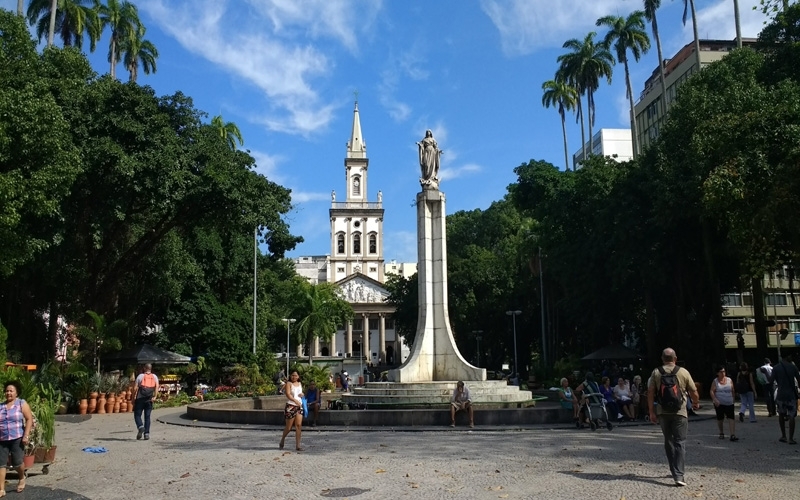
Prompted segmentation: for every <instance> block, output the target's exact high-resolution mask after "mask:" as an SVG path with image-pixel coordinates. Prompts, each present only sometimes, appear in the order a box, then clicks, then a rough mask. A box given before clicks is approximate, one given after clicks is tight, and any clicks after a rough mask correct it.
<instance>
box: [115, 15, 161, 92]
mask: <svg viewBox="0 0 800 500" xmlns="http://www.w3.org/2000/svg"><path fill="white" fill-rule="evenodd" d="M144 32H145V29H144V26H142V27H141V29H140V30H138V31H137V32H136V34H135V35H134V36H132V37H128V38H123V39H122V40H121V41H120V43H119V51H120V52H121V53H122V61H123V63H124V64H125V69H127V70H128V72H129V73H130V79H129V81H131V82H135V81H136V78H137V77H138V76H139V64H140V63H141V66H142V70H143V71H144V73H145V74H146V75H149V74H150V73H155V72H156V59H158V49H157V48H156V46H155V45H153V42H151V41H150V40H144V39H143V38H144Z"/></svg>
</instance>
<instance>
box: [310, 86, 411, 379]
mask: <svg viewBox="0 0 800 500" xmlns="http://www.w3.org/2000/svg"><path fill="white" fill-rule="evenodd" d="M344 174H345V176H344V177H345V190H344V196H341V198H342V199H338V200H337V195H336V192H335V191H333V192H331V207H330V210H329V216H330V224H331V226H330V228H331V229H330V236H331V247H330V255H326V256H313V257H299V258H297V259H295V268H296V270H297V272H298V274H300V275H301V276H304V277H305V278H306V279H308V280H309V281H310V282H312V283H315V284H316V283H319V282H322V281H327V282H330V283H335V284H336V287H337V288H338V291H339V295H340V296H341V297H342V298H344V299H345V300H347V301H348V302H349V303H350V305H351V306H352V307H353V312H354V318H353V320H352V321H350V322H348V323H347V324H346V325H341V326H340V328H339V329H338V331H337V332H336V333H335V335H334V336H333V338H332V339H331V341H330V342H315V344H317V345H315V346H313V348H312V349H313V350H314V355H315V356H331V357H340V358H343V359H346V358H351V360H350V361H355V360H358V358H359V357H361V358H362V360H363V362H364V363H372V364H374V365H386V364H389V365H394V364H399V363H401V362H402V361H403V360H404V359H405V357H406V356H407V355H408V350H407V348H405V346H404V345H403V343H402V339H401V338H399V337H398V336H397V335H396V333H395V328H394V318H393V317H392V314H393V313H394V307H393V306H391V305H390V304H387V303H386V302H385V300H386V298H387V297H388V295H389V293H388V291H387V290H386V288H385V287H384V282H385V278H386V268H385V263H384V245H383V216H384V211H383V199H382V198H383V197H382V194H381V192H380V191H378V192H377V196H376V198H375V199H373V200H370V198H369V190H368V186H369V175H368V174H369V158H368V157H367V145H366V143H365V141H364V137H363V135H362V133H361V118H360V116H359V111H358V102H356V103H355V107H354V110H353V126H352V129H351V132H350V140H349V141H348V142H347V147H346V153H345V158H344ZM395 265H396V263H395Z"/></svg>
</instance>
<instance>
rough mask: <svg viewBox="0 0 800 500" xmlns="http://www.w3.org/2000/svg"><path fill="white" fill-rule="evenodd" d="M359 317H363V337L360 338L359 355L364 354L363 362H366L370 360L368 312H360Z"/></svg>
mask: <svg viewBox="0 0 800 500" xmlns="http://www.w3.org/2000/svg"><path fill="white" fill-rule="evenodd" d="M361 317H362V318H364V319H363V325H362V327H363V331H362V332H363V333H362V335H363V337H362V340H361V355H362V356H365V357H366V359H365V360H364V363H368V362H369V360H370V352H371V351H370V347H369V313H361Z"/></svg>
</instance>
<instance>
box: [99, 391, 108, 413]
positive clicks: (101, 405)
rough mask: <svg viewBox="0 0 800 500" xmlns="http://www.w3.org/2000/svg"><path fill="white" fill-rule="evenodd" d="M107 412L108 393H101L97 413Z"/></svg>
mask: <svg viewBox="0 0 800 500" xmlns="http://www.w3.org/2000/svg"><path fill="white" fill-rule="evenodd" d="M105 412H106V395H105V394H100V397H98V398H97V413H105Z"/></svg>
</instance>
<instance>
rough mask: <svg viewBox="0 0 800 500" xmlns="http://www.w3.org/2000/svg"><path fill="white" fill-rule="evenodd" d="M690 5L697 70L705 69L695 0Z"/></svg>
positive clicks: (690, 1) (691, 0) (690, 0)
mask: <svg viewBox="0 0 800 500" xmlns="http://www.w3.org/2000/svg"><path fill="white" fill-rule="evenodd" d="M689 7H690V8H691V9H692V29H693V30H694V52H695V56H696V57H697V71H700V70H701V69H703V66H702V65H701V64H700V35H699V34H698V32H697V11H695V9H694V0H689Z"/></svg>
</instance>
